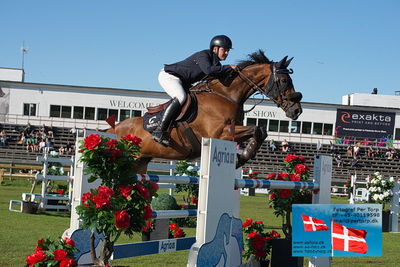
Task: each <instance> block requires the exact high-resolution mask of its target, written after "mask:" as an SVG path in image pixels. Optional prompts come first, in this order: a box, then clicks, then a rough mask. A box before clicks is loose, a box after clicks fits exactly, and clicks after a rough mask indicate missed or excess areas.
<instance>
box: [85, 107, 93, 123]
mask: <svg viewBox="0 0 400 267" xmlns="http://www.w3.org/2000/svg"><path fill="white" fill-rule="evenodd" d="M94 114H95V108H92V107H85V120H94Z"/></svg>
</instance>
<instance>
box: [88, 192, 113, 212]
mask: <svg viewBox="0 0 400 267" xmlns="http://www.w3.org/2000/svg"><path fill="white" fill-rule="evenodd" d="M92 200H93V202H94V204H95V205H96V208H97V209H105V208H109V207H110V205H111V197H110V196H108V195H106V194H104V193H100V192H99V193H98V194H97V196H94V197H93V198H92Z"/></svg>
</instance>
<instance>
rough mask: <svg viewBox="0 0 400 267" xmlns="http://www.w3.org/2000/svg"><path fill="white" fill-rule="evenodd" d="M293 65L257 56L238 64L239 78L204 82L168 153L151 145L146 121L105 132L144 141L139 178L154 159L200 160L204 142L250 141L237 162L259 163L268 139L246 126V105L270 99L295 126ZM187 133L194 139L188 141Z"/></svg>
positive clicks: (129, 121)
mask: <svg viewBox="0 0 400 267" xmlns="http://www.w3.org/2000/svg"><path fill="white" fill-rule="evenodd" d="M292 59H293V58H290V59H288V57H287V56H286V57H284V58H283V59H282V60H281V61H279V62H273V61H270V60H269V59H268V58H267V57H266V56H265V54H264V52H263V51H262V50H259V51H257V52H254V53H252V54H249V55H248V58H247V59H245V60H242V61H240V62H239V63H238V67H239V70H238V71H237V72H236V75H235V76H233V77H230V78H228V79H221V78H220V79H218V78H210V79H205V80H204V81H202V82H200V83H198V84H197V85H195V86H193V87H192V88H191V89H190V90H189V91H190V94H192V95H194V96H195V99H196V102H197V113H196V116H195V118H194V119H193V120H192V121H191V122H183V123H181V124H180V125H181V126H182V127H175V128H172V129H171V133H170V136H171V145H170V146H169V147H165V146H163V145H161V144H159V143H157V142H156V141H154V140H153V139H152V135H151V133H149V132H148V131H146V130H145V129H144V127H143V117H134V118H129V119H126V120H124V121H122V122H120V123H118V124H116V125H114V127H112V128H110V129H108V130H106V132H109V133H115V134H116V135H117V138H121V137H123V136H126V135H128V134H133V135H135V136H137V137H140V138H141V139H142V143H141V151H140V156H139V157H138V167H137V171H138V172H139V173H145V172H146V171H147V165H148V163H149V162H150V161H151V160H152V159H153V158H162V159H171V160H188V159H195V158H198V157H200V150H199V149H198V148H199V147H200V142H201V141H200V140H201V138H202V137H208V138H217V139H223V140H230V141H236V142H237V143H238V144H242V143H244V142H246V141H247V142H246V143H247V145H246V146H245V148H244V149H243V152H242V153H241V154H238V159H237V167H240V166H243V165H244V164H245V163H246V162H247V161H248V160H250V159H252V158H254V157H255V155H256V152H257V150H258V149H259V148H260V147H261V145H262V143H263V141H264V139H265V138H266V137H267V130H266V128H265V127H260V126H243V125H242V121H243V118H244V109H243V105H244V103H245V101H246V100H247V99H248V98H249V97H250V96H252V95H253V94H255V93H259V94H261V95H262V96H263V99H264V96H267V97H269V98H270V99H271V100H273V101H274V102H275V103H276V104H277V106H278V107H280V108H281V109H282V110H283V111H284V112H285V114H286V116H287V117H289V118H291V119H292V120H296V119H297V118H298V117H299V116H300V114H301V113H302V108H301V104H300V100H301V98H302V95H301V93H300V92H296V91H295V89H294V86H293V83H292V79H291V77H290V74H291V73H293V70H292V69H288V66H289V64H290V62H291V61H292ZM188 98H189V97H188ZM263 99H262V100H263ZM262 100H260V101H262ZM188 129H189V130H190V131H188V132H189V133H190V134H188V135H185V134H184V132H185V130H188ZM189 135H190V136H191V138H190V136H189ZM188 136H189V137H188ZM193 140H194V141H193Z"/></svg>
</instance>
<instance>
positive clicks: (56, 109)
mask: <svg viewBox="0 0 400 267" xmlns="http://www.w3.org/2000/svg"><path fill="white" fill-rule="evenodd" d="M50 117H55V118H60V117H61V106H57V105H50Z"/></svg>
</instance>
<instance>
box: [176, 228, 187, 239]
mask: <svg viewBox="0 0 400 267" xmlns="http://www.w3.org/2000/svg"><path fill="white" fill-rule="evenodd" d="M184 236H185V232H184V231H183V230H182V228H178V229H176V230H175V231H174V237H175V238H180V237H184Z"/></svg>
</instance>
